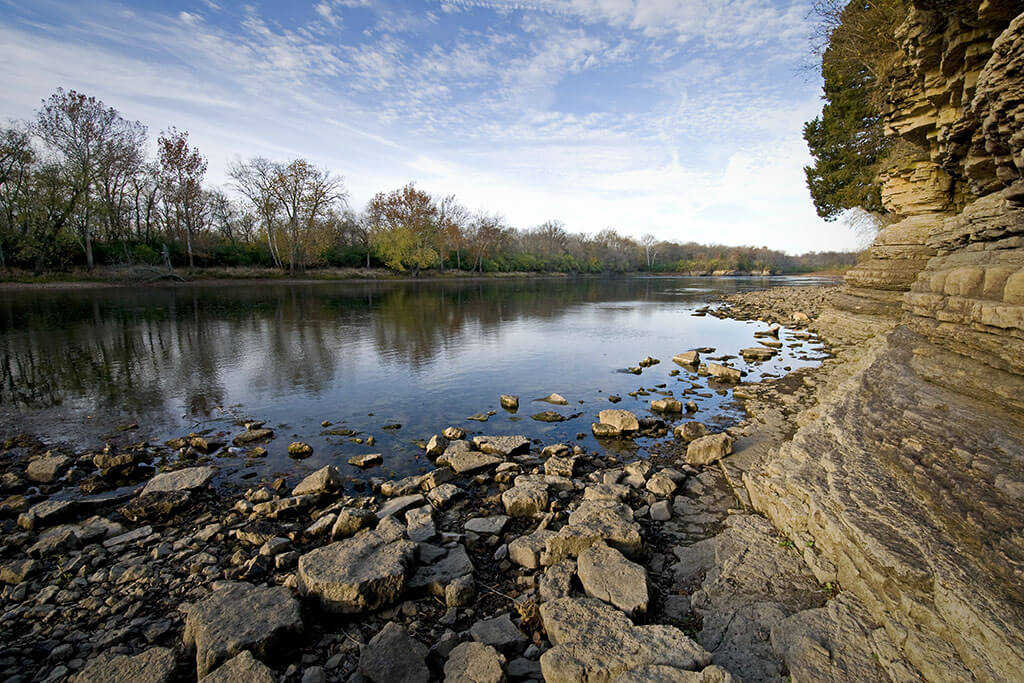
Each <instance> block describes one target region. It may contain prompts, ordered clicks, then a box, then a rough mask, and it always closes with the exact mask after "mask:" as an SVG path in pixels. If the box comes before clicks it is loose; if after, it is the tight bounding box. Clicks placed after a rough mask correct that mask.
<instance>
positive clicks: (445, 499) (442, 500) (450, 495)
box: [427, 484, 462, 509]
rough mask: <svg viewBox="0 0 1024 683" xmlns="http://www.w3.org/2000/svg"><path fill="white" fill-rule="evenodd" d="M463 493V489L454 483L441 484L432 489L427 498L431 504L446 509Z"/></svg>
mask: <svg viewBox="0 0 1024 683" xmlns="http://www.w3.org/2000/svg"><path fill="white" fill-rule="evenodd" d="M461 495H462V489H460V488H459V487H458V486H455V485H454V484H441V485H440V486H438V487H437V488H435V489H431V490H430V492H429V493H427V500H428V501H430V504H431V505H433V506H434V507H436V508H438V509H444V508H446V507H448V504H449V503H451V502H452V501H453V500H455V498H457V497H458V496H461Z"/></svg>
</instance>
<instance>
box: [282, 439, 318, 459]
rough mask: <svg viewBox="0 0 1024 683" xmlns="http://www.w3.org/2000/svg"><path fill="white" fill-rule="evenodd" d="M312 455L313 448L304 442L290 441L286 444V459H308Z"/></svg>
mask: <svg viewBox="0 0 1024 683" xmlns="http://www.w3.org/2000/svg"><path fill="white" fill-rule="evenodd" d="M311 455H313V447H312V446H310V445H309V444H308V443H305V442H304V441H292V442H291V443H290V444H288V457H290V458H308V457H309V456H311Z"/></svg>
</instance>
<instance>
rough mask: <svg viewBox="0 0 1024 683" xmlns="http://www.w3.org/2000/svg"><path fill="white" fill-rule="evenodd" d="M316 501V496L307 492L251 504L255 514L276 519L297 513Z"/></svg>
mask: <svg viewBox="0 0 1024 683" xmlns="http://www.w3.org/2000/svg"><path fill="white" fill-rule="evenodd" d="M316 501H317V496H313V495H309V494H307V495H303V496H288V497H287V498H278V499H276V500H268V501H266V502H263V503H257V504H256V505H254V506H253V508H252V511H253V514H256V515H260V516H263V517H271V518H274V519H277V518H279V517H286V516H294V515H297V514H299V512H301V511H302V510H304V509H306V508H309V507H311V506H312V505H314V504H316Z"/></svg>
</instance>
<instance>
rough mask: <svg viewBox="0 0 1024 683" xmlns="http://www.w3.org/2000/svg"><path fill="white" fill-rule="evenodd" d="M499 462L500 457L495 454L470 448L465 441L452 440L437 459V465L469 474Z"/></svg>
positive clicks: (500, 460)
mask: <svg viewBox="0 0 1024 683" xmlns="http://www.w3.org/2000/svg"><path fill="white" fill-rule="evenodd" d="M500 462H502V459H501V458H499V457H497V456H494V455H487V454H486V453H480V452H478V451H473V450H470V447H469V444H468V443H466V442H465V441H454V442H452V443H451V445H449V446H448V448H447V449H446V450H445V452H444V454H443V455H441V457H440V458H438V459H437V464H438V465H447V466H448V467H451V468H452V469H453V470H455V471H456V472H457V473H458V474H469V473H471V472H476V471H477V470H482V469H486V468H488V467H494V466H495V465H497V464H498V463H500Z"/></svg>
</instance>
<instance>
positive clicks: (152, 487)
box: [142, 466, 217, 495]
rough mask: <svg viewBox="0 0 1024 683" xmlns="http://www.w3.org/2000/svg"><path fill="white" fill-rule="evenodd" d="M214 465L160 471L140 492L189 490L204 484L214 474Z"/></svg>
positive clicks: (215, 469) (208, 481) (215, 470)
mask: <svg viewBox="0 0 1024 683" xmlns="http://www.w3.org/2000/svg"><path fill="white" fill-rule="evenodd" d="M216 472H217V468H216V467H209V466H204V467H186V468H185V469H183V470H175V471H174V472H162V473H160V474H158V475H156V476H155V477H153V478H152V479H150V480H149V482H148V483H147V484H146V487H145V488H144V489H142V494H143V495H145V494H147V493H154V492H159V491H191V490H193V489H198V488H202V487H204V486H206V485H207V484H209V483H210V480H211V479H213V475H214V474H216Z"/></svg>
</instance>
